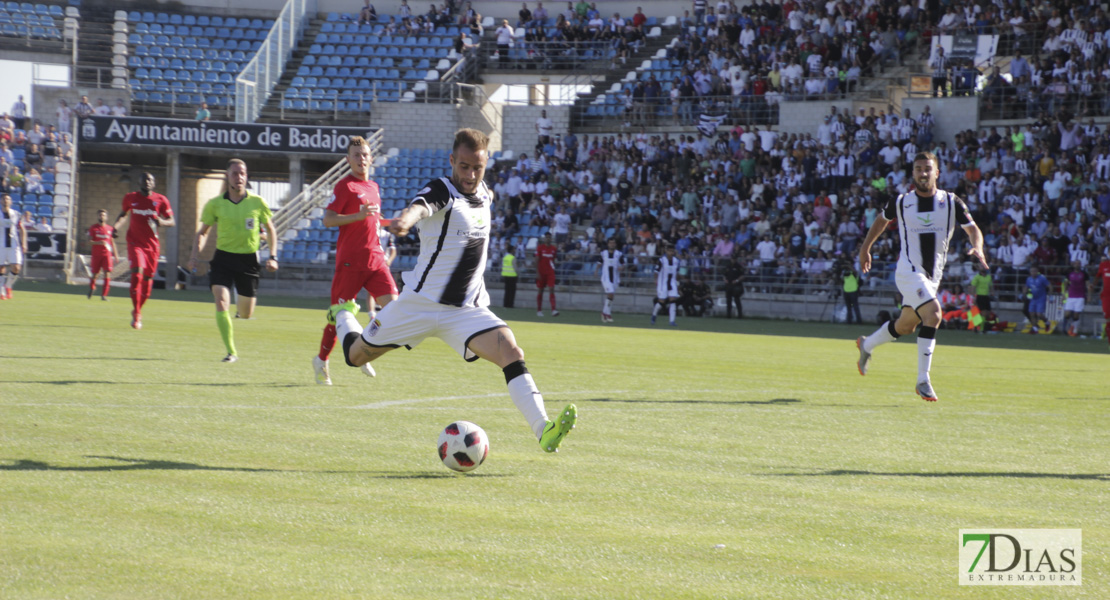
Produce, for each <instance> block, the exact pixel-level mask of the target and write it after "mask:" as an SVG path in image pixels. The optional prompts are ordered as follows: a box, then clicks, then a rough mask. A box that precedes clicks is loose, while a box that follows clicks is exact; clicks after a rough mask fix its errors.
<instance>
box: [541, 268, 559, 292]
mask: <svg viewBox="0 0 1110 600" xmlns="http://www.w3.org/2000/svg"><path fill="white" fill-rule="evenodd" d="M536 287H537V288H539V289H541V290H542V289H543V288H553V287H555V271H539V276H538V277H536Z"/></svg>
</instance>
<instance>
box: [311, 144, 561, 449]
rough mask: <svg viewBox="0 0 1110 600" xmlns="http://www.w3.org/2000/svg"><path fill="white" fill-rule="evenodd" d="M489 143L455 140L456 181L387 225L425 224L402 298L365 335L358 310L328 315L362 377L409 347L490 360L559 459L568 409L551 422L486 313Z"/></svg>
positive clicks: (516, 349) (504, 332)
mask: <svg viewBox="0 0 1110 600" xmlns="http://www.w3.org/2000/svg"><path fill="white" fill-rule="evenodd" d="M488 146H489V138H487V137H486V135H485V134H484V133H482V132H480V131H477V130H474V129H460V130H459V131H458V132H456V133H455V143H454V146H453V147H452V149H451V176H450V177H441V178H439V179H434V180H432V181H430V182H428V184H427V185H425V186H424V188H423V189H422V190H420V192H418V193H417V195H416V198H414V199H413V200H412V202H411V203H410V204H409V206H408V208H406V209H405V210H404V211H403V212H402V213H401V215H400V216H398V217H396V218H394V219H393V220H392V223H391V224H390V231H391V232H392V233H393V234H394V235H396V236H398V237H403V236H405V235H408V233H409V230H411V229H412V228H413V226H415V225H416V224H417V223H420V255H419V257H418V258H417V261H416V266H415V267H414V268H413V270H412V271H408V272H406V273H404V275H403V279H404V282H405V289H404V291H402V292H401V295H400V296H398V297H397V299H396V300H394V301H393V302H390V303H389V304H388V305H387V306H386V307H385V308H383V309H382V310H381V312H379V313H378V315H377V317H376V318H374V319H373V320H372V321H371V322H370V324H369V325H368V326H367V327H366V328H365V329H363V328H362V327H361V326H359V324H358V321H357V320H355V316H354V310H357V308H356V307H355V305H354V302H353V301H348V302H345V303H342V304H336V305H334V306H332V307H331V311H330V312H331V314H332V315H333V319H332V320H334V321H335V324H336V331H337V333H338V336H339V340H340V341H341V343H342V344H343V355H344V357H345V358H346V360H347V364H348V365H350V366H352V367H360V366H362V365H364V364H366V363H369V362H370V361H373V360H375V359H377V358H378V357H380V356H381V355H383V354H385V353H386V352H389V351H390V350H393V349H395V348H400V347H401V346H404V347H406V348H411V347H413V346H416V345H417V344H419V343H420V342H422V341H424V340H425V339H426V338H428V337H438V338H439V339H441V340H443V341H444V342H446V343H447V345H448V346H450V347H451V348H453V349H454V350H455V351H456V352H458V353H459V355H461V356H462V357H463V359H464V360H466V361H467V362H472V361H475V360H478V359H479V358H484V359H486V360H488V361H490V362H492V363H494V364H496V365H497V366H498V367H500V368H501V371H502V373H504V375H505V383H506V384H507V385H508V388H509V396H510V397H511V398H512V400H513V404H514V405H516V407H517V409H518V410H519V411H520V412H521V414H523V415H524V418H525V420H526V421H527V422H528V425H529V426H530V427H531V428H532V432H533V433H534V434H535V436H536V438H537V439H538V440H539V443H540V447H541V448H543V450H544V451H546V452H555V451H557V450H558V449H559V444H560V443H561V442H562V441H563V438H564V437H566V435H567V434H568V433H570V430H571V429H573V428H574V424H575V421H576V420H577V418H578V409H577V408H576V407H575V406H574V405H573V404H568V405H567V406H566V408H564V409H563V410H562V412H560V413H559V417H557V418H556V419H555V420H553V421H551V420H548V419H547V414H546V411H545V409H544V404H543V396H542V395H541V394H540V392H539V389H538V388H537V387H536V383H535V381H534V380H533V379H532V375H531V374H530V373H529V372H528V368H527V367H525V366H524V351H523V350H521V349H520V346H518V345H517V343H516V338H515V337H514V336H513V332H512V330H511V329H509V326H508V325H506V324H505V322H504V321H502V320H501V319H500V318H498V317H497V315H495V314H493V312H492V311H490V309H489V294H488V293H487V292H486V286H485V279H484V275H485V270H486V259H487V257H488V254H489V234H490V228H491V224H492V219H491V215H490V206H491V205H492V204H493V193H492V192H490V190H489V188H488V187H486V184H485V183H484V182H483V181H482V179H483V177H484V175H485V170H486V164H487V162H488V160H489V152H488V150H487V148H488Z"/></svg>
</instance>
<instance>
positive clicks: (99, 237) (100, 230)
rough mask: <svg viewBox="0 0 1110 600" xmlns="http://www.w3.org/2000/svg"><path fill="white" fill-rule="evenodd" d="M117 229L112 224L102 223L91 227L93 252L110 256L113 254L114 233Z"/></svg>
mask: <svg viewBox="0 0 1110 600" xmlns="http://www.w3.org/2000/svg"><path fill="white" fill-rule="evenodd" d="M115 231H116V230H115V228H113V227H112V226H111V225H101V224H100V223H97V224H95V225H93V226H92V227H89V239H90V240H92V243H93V247H92V253H93V254H104V255H108V256H110V255H111V254H112V246H111V243H112V234H113V233H114V232H115Z"/></svg>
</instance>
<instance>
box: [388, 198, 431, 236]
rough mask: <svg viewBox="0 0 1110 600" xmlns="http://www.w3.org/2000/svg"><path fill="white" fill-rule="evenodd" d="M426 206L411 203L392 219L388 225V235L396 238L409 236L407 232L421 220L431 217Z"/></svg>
mask: <svg viewBox="0 0 1110 600" xmlns="http://www.w3.org/2000/svg"><path fill="white" fill-rule="evenodd" d="M431 214H432V213H431V211H430V210H429V209H428V206H427V205H426V204H424V203H423V202H419V203H418V202H413V203H412V204H410V205H408V206H407V207H406V208H405V210H403V211H401V215H400V216H398V217H396V218H394V219H393V221H392V222H390V224H389V233H392V234H393V235H395V236H397V237H405V236H406V235H408V234H409V230H411V229H412V227H413V226H414V225H416V224H417V223H419V222H420V220H421V219H423V218H424V217H427V216H429V215H431Z"/></svg>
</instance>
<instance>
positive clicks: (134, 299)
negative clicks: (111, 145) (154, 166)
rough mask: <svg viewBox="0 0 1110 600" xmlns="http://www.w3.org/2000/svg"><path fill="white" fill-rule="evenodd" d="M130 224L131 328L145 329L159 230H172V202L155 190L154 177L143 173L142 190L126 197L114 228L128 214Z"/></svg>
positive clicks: (128, 229)
mask: <svg viewBox="0 0 1110 600" xmlns="http://www.w3.org/2000/svg"><path fill="white" fill-rule="evenodd" d="M128 212H130V213H131V222H130V223H128V225H127V260H128V262H130V263H131V305H132V306H134V309H133V310H132V311H131V327H134V328H135V329H142V328H143V315H142V310H143V304H145V303H146V300H147V298H149V297H150V291H151V289H153V288H154V274H155V273H157V272H158V255H159V254H160V251H161V247H160V245H159V243H158V227H173V226H174V225H176V224H177V222H176V221H175V220H174V218H173V209H172V208H170V201H169V200H168V199H167V198H166V197H165V196H163V195H162V194H159V193H158V192H155V191H154V175H152V174H150V173H143V176H142V184H141V185H140V186H139V191H137V192H131V193H129V194H127V195H126V196H124V197H123V208H122V210H121V211H120V213H119V216H118V217H116V223H115V225H113V228H114V229H117V230H118V229H119V228H120V224H121V223H123V220H124V218H126V217H127V213H128Z"/></svg>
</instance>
